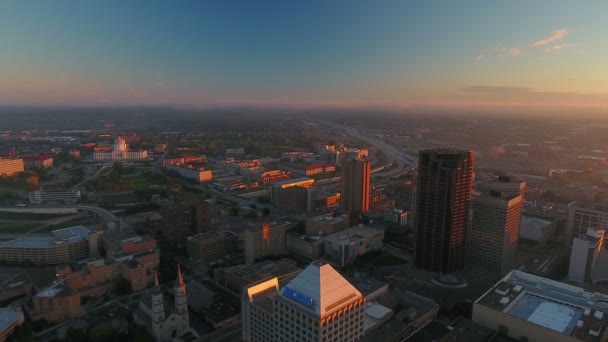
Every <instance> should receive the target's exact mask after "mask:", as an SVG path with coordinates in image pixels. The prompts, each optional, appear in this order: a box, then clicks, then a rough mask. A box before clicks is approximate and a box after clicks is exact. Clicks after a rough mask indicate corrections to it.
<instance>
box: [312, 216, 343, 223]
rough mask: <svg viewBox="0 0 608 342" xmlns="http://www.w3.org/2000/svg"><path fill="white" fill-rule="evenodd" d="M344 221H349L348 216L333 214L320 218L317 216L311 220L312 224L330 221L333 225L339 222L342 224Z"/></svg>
mask: <svg viewBox="0 0 608 342" xmlns="http://www.w3.org/2000/svg"><path fill="white" fill-rule="evenodd" d="M344 220H348V215H338V216H335V215H332V214H325V215H319V216H315V217H312V218H310V221H312V222H315V223H317V222H326V221H330V222H333V223H337V222H342V221H344Z"/></svg>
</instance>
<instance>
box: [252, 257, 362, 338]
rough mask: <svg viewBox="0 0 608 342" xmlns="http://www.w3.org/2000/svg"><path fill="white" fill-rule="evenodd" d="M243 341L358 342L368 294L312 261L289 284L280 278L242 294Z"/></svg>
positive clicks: (323, 265)
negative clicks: (280, 283)
mask: <svg viewBox="0 0 608 342" xmlns="http://www.w3.org/2000/svg"><path fill="white" fill-rule="evenodd" d="M241 308H242V328H243V336H242V339H243V341H269V342H270V341H273V342H274V341H277V342H278V341H310V342H312V341H339V342H342V341H357V340H359V339H360V338H361V337H362V336H363V323H364V322H363V321H364V315H365V314H364V309H365V297H363V295H362V294H361V292H359V291H358V290H357V289H356V288H355V287H354V286H353V285H351V284H350V283H349V282H348V281H347V280H346V279H344V277H342V275H340V273H338V272H337V271H336V270H335V269H333V268H332V267H331V266H330V265H329V264H323V263H321V262H314V263H312V264H310V265H309V266H308V267H307V268H306V269H305V270H304V271H302V272H301V273H300V274H299V275H298V276H296V277H295V278H294V279H293V280H292V281H291V282H289V283H288V284H287V285H286V286H285V287H283V288H282V289H279V282H278V280H277V278H271V279H268V280H265V281H261V282H259V283H256V284H253V285H251V286H248V287H247V288H246V289H245V291H243V296H242V306H241Z"/></svg>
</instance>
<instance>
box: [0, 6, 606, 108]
mask: <svg viewBox="0 0 608 342" xmlns="http://www.w3.org/2000/svg"><path fill="white" fill-rule="evenodd" d="M607 18H608V1H605V0H601V1H585V2H578V1H561V0H552V1H541V0H533V1H523V0H512V1H466V0H459V1H448V0H446V1H416V2H415V1H405V0H403V1H390V0H382V1H369V0H366V1H353V0H348V1H347V0H334V1H330V0H318V1H316V0H306V1H295V0H294V1H289V0H276V1H270V0H259V1H253V0H243V1H232V0H223V1H221V0H218V1H202V0H201V1H169V0H167V1H151V0H145V1H144V0H140V1H135V0H121V1H108V0H105V1H101V0H99V1H81V0H72V1H57V0H54V1H33V0H32V1H28V0H6V1H2V2H0V75H2V76H1V77H0V104H1V103H3V104H21V103H23V104H47V103H48V104H245V103H274V104H334V105H378V104H381V105H397V106H406V105H410V104H418V103H425V104H445V105H469V104H492V105H494V104H500V105H502V104H516V105H521V104H535V105H537V104H546V103H555V102H556V101H557V103H560V104H565V105H594V106H605V105H606V104H607V103H608V101H607V100H608V96H607V95H606V94H607V93H608V62H607V56H608V39H607V38H606V37H608V21H607V20H608V19H607Z"/></svg>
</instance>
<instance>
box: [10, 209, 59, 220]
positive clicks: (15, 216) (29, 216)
mask: <svg viewBox="0 0 608 342" xmlns="http://www.w3.org/2000/svg"><path fill="white" fill-rule="evenodd" d="M62 216H66V214H36V213H15V212H9V211H0V220H24V221H36V220H48V219H52V218H57V217H62Z"/></svg>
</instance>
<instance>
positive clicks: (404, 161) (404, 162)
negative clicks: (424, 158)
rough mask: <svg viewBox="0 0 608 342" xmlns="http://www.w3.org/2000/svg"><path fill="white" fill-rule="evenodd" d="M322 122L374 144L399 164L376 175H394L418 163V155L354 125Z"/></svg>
mask: <svg viewBox="0 0 608 342" xmlns="http://www.w3.org/2000/svg"><path fill="white" fill-rule="evenodd" d="M321 124H324V125H326V126H329V127H332V128H336V129H342V130H344V131H345V132H346V134H348V135H350V136H351V137H355V138H357V139H359V140H362V141H364V142H366V143H367V144H369V145H372V146H374V147H376V148H377V149H379V150H381V151H382V152H384V154H385V155H386V157H387V158H389V159H390V160H393V161H395V162H396V163H397V164H398V166H397V168H395V169H392V170H389V171H386V172H380V173H377V174H376V176H379V177H386V176H393V175H396V174H399V173H401V172H403V169H404V168H405V167H406V166H407V167H408V168H410V169H412V168H415V167H416V165H417V163H418V158H417V157H416V156H411V155H409V154H407V153H404V152H403V151H400V150H399V149H398V148H396V147H395V146H392V145H389V144H387V143H386V142H384V141H382V140H379V139H376V138H372V137H369V136H365V135H362V134H361V133H359V130H357V129H356V128H354V127H349V126H344V125H338V124H336V123H333V122H330V121H322V122H321Z"/></svg>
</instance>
